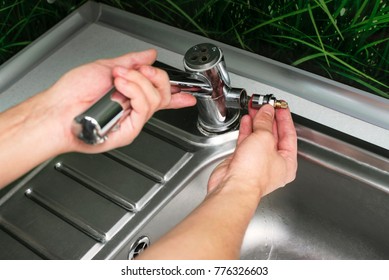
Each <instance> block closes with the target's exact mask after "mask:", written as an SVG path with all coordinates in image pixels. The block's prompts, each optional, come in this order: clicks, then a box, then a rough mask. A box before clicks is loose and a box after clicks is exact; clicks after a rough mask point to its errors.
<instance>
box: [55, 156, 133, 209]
mask: <svg viewBox="0 0 389 280" xmlns="http://www.w3.org/2000/svg"><path fill="white" fill-rule="evenodd" d="M55 169H56V170H57V171H59V172H61V173H62V174H64V175H65V176H67V177H69V178H71V179H73V180H75V181H76V182H78V183H80V184H82V185H83V186H84V187H87V188H88V189H90V190H92V191H94V192H95V193H97V194H99V195H101V196H103V197H105V198H106V199H108V200H109V201H111V202H113V203H115V204H116V205H118V206H120V207H122V208H124V209H125V210H128V211H130V212H134V213H136V212H138V210H137V207H136V204H135V203H134V202H132V201H130V200H128V199H125V198H123V197H122V196H121V195H120V194H118V193H117V192H115V191H114V190H112V189H109V188H108V187H107V186H105V185H103V184H102V183H100V182H98V181H96V180H95V179H93V178H91V177H89V176H88V175H85V174H83V173H81V172H80V171H78V170H76V169H74V168H72V167H70V166H67V165H65V164H64V163H61V162H58V163H56V164H55Z"/></svg>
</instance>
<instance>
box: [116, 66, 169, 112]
mask: <svg viewBox="0 0 389 280" xmlns="http://www.w3.org/2000/svg"><path fill="white" fill-rule="evenodd" d="M113 75H114V77H115V76H117V77H118V78H123V79H125V80H127V81H128V82H132V83H135V84H137V85H138V87H139V88H140V91H138V92H129V91H128V89H126V88H120V89H119V88H118V91H120V92H121V93H122V94H123V95H125V96H126V97H127V98H130V99H133V98H136V97H137V96H139V95H140V94H142V95H144V97H145V98H146V102H147V104H148V107H149V108H148V109H149V112H148V113H147V117H148V118H150V117H151V115H152V114H153V113H154V112H155V111H156V110H157V109H159V108H160V107H161V102H162V101H161V100H162V95H161V93H160V92H159V91H158V90H157V89H156V88H155V87H154V85H153V84H152V83H151V81H150V80H149V79H148V78H147V77H145V76H144V75H143V74H142V73H141V72H140V71H136V70H129V69H126V68H123V67H115V68H114V70H113ZM165 95H170V92H168V93H165ZM165 98H169V97H166V96H165ZM132 106H133V108H134V109H135V110H141V109H142V108H140V107H135V105H134V104H133V105H132Z"/></svg>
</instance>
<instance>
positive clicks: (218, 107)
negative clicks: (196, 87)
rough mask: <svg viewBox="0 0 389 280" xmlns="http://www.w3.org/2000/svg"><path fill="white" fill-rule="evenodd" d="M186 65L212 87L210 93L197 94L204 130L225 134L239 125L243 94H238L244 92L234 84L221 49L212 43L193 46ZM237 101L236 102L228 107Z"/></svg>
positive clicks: (186, 67)
mask: <svg viewBox="0 0 389 280" xmlns="http://www.w3.org/2000/svg"><path fill="white" fill-rule="evenodd" d="M184 68H185V70H186V72H189V73H195V74H196V75H200V76H202V77H204V78H205V79H206V80H208V82H209V84H210V85H211V88H212V91H211V92H209V93H205V94H202V95H201V94H196V98H197V108H198V110H199V116H198V124H199V128H200V131H202V132H205V133H221V132H225V131H228V130H231V129H232V128H234V127H235V126H237V124H238V122H239V114H240V110H239V109H240V106H239V103H240V96H237V95H238V94H239V93H241V91H238V90H235V89H234V90H232V89H231V87H230V83H231V82H230V77H229V75H228V71H227V68H226V64H225V61H224V56H223V53H222V51H221V49H220V48H218V47H216V46H215V45H213V44H209V43H203V44H199V45H196V46H193V47H192V48H190V49H189V50H188V51H187V52H186V53H185V56H184ZM229 94H230V95H229ZM234 102H236V104H234V105H232V106H228V105H229V104H232V103H234Z"/></svg>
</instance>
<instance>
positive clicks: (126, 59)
mask: <svg viewBox="0 0 389 280" xmlns="http://www.w3.org/2000/svg"><path fill="white" fill-rule="evenodd" d="M156 58H157V51H156V50H155V49H149V50H145V51H141V52H131V53H127V54H125V55H122V56H119V57H116V58H112V59H105V60H101V61H100V62H102V63H103V64H106V65H109V66H111V67H114V66H122V67H124V68H130V69H138V68H139V66H141V65H151V64H153V63H154V62H155V60H156Z"/></svg>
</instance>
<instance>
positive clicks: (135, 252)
mask: <svg viewBox="0 0 389 280" xmlns="http://www.w3.org/2000/svg"><path fill="white" fill-rule="evenodd" d="M149 246H150V239H149V238H148V237H147V236H141V237H139V238H138V239H137V240H136V241H135V242H134V243H133V244H132V245H131V247H130V251H129V253H128V259H129V260H133V259H135V258H136V257H137V256H139V254H141V253H142V252H143V251H144V250H146V249H147V247H149Z"/></svg>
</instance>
